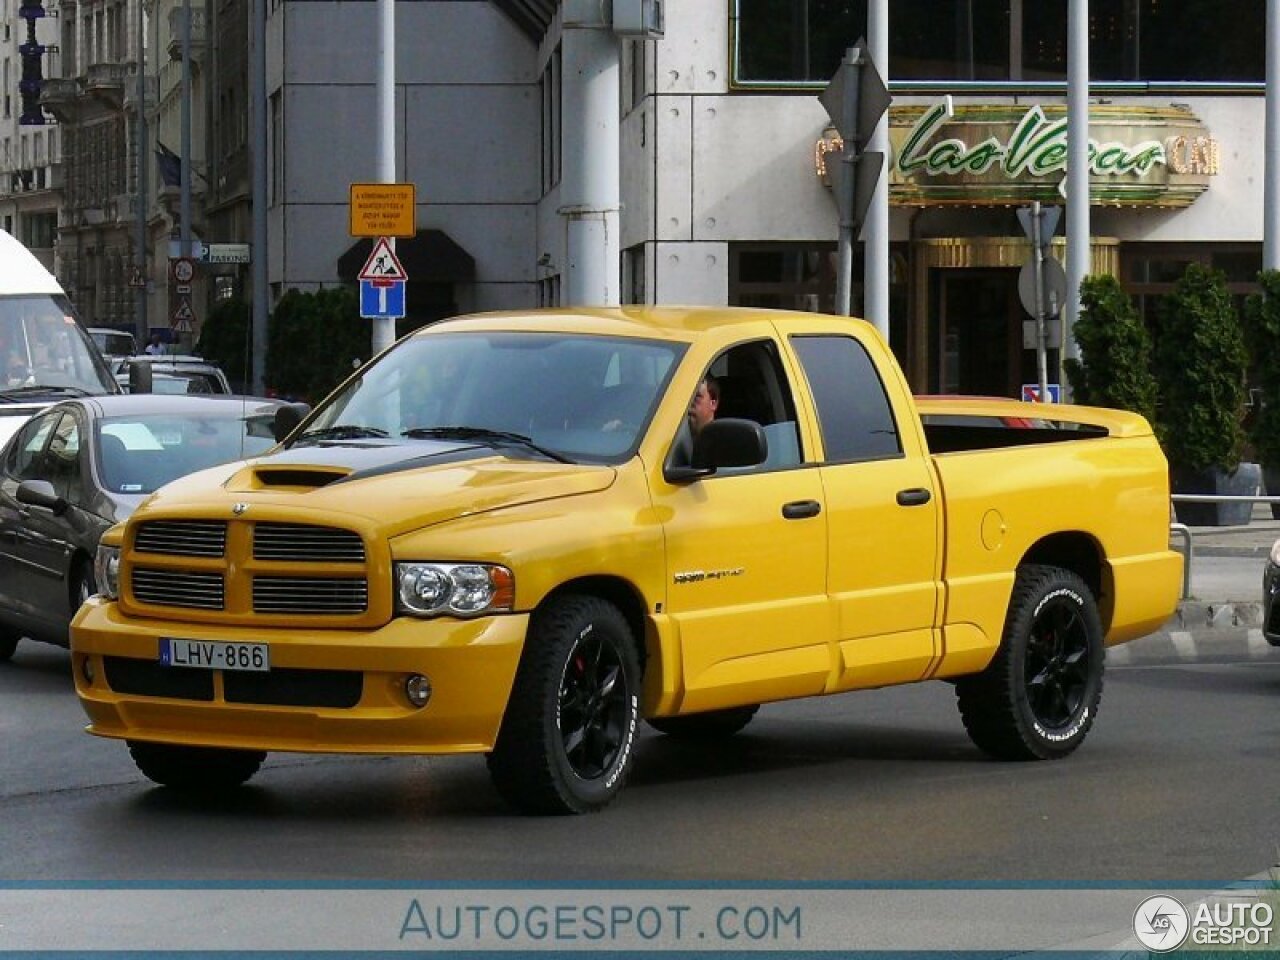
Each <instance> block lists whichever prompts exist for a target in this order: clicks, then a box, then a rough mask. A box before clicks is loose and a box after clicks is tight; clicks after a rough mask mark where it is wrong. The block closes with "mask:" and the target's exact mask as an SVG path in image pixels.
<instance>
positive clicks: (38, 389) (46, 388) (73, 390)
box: [0, 383, 92, 400]
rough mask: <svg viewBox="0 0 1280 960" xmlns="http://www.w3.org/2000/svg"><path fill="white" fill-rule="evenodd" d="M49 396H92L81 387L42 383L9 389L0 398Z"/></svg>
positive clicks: (2, 392) (0, 394) (1, 392)
mask: <svg viewBox="0 0 1280 960" xmlns="http://www.w3.org/2000/svg"><path fill="white" fill-rule="evenodd" d="M48 394H56V395H57V396H66V397H89V396H92V394H91V393H90V392H89V391H88V390H85V389H83V388H81V387H66V386H59V387H55V386H51V385H48V384H42V383H32V384H27V385H25V386H21V387H9V388H8V389H7V390H3V391H0V397H2V398H4V399H5V400H17V399H18V398H19V397H32V396H40V395H48Z"/></svg>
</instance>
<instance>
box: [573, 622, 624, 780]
mask: <svg viewBox="0 0 1280 960" xmlns="http://www.w3.org/2000/svg"><path fill="white" fill-rule="evenodd" d="M623 674H624V667H623V665H622V655H621V652H620V651H619V650H618V648H617V645H616V644H615V643H614V642H613V641H612V640H611V639H610V638H609V637H608V636H607V635H606V633H605V632H604V631H599V630H597V631H593V632H591V633H589V634H587V636H586V637H584V638H580V639H579V640H578V641H577V642H576V644H575V645H574V647H573V649H572V650H570V651H569V656H568V659H567V660H566V661H565V665H564V674H563V676H562V677H561V680H560V702H559V705H558V707H557V710H556V726H557V727H558V728H559V730H560V738H561V741H562V743H563V744H564V755H565V757H566V758H567V759H568V761H569V767H570V768H571V769H572V770H573V772H574V774H576V775H577V776H579V777H581V778H582V779H583V780H592V779H595V778H596V777H600V776H603V775H604V773H605V771H607V770H608V769H609V768H610V767H611V766H613V763H614V761H615V760H616V759H617V758H618V751H619V750H621V749H622V743H623V740H624V738H625V736H626V731H627V718H628V712H629V711H628V703H627V701H628V693H629V691H628V690H627V683H626V680H625V679H624V676H623Z"/></svg>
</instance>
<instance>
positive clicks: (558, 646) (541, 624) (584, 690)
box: [488, 594, 640, 814]
mask: <svg viewBox="0 0 1280 960" xmlns="http://www.w3.org/2000/svg"><path fill="white" fill-rule="evenodd" d="M639 722H640V656H639V653H638V650H637V645H636V639H635V634H634V632H633V631H632V629H631V625H630V624H629V623H628V622H627V620H626V618H625V617H624V616H623V615H622V613H621V612H620V611H619V610H618V608H617V607H615V606H614V605H613V604H611V603H609V602H608V601H606V600H603V599H601V598H599V597H594V596H586V595H572V594H571V595H565V596H561V597H556V598H554V599H552V600H550V601H549V602H547V603H546V605H545V606H544V607H543V608H540V609H539V610H537V611H536V612H535V613H534V615H533V617H532V618H531V620H530V627H529V635H528V637H527V638H526V639H525V644H524V651H523V653H522V654H521V656H520V665H519V667H518V668H517V670H516V678H515V683H514V684H513V685H512V689H511V696H510V698H509V699H508V701H507V709H506V712H505V713H504V714H503V718H502V727H501V729H499V731H498V740H497V743H495V744H494V747H493V751H492V752H491V753H490V754H489V756H488V764H489V773H490V774H491V776H492V777H493V783H494V786H496V787H497V788H498V792H499V793H501V794H502V796H503V797H504V798H505V799H506V800H507V802H508V803H510V804H512V805H513V806H515V807H517V808H518V809H520V810H522V811H524V812H526V813H553V814H565V813H589V812H592V811H595V810H599V809H601V808H602V807H604V806H605V805H606V804H608V803H609V802H610V801H611V800H613V798H614V797H615V796H617V794H618V792H619V791H620V790H621V789H622V786H623V784H624V783H625V782H626V779H627V774H628V773H629V772H630V770H631V763H632V757H633V753H634V748H635V741H636V727H637V725H638V724H639Z"/></svg>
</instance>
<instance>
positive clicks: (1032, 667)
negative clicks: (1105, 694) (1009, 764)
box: [956, 564, 1104, 760]
mask: <svg viewBox="0 0 1280 960" xmlns="http://www.w3.org/2000/svg"><path fill="white" fill-rule="evenodd" d="M1103 657H1104V648H1103V645H1102V622H1101V619H1100V618H1099V616H1098V607H1097V603H1096V602H1095V600H1094V598H1093V594H1092V593H1090V591H1089V588H1088V587H1087V586H1085V583H1084V581H1083V580H1081V579H1080V578H1079V577H1078V576H1076V574H1074V573H1071V572H1070V571H1068V570H1062V569H1060V568H1058V567H1050V566H1040V565H1035V564H1029V565H1027V566H1024V567H1021V568H1019V570H1018V575H1017V579H1016V580H1015V581H1014V586H1013V596H1012V597H1011V599H1010V601H1009V613H1008V617H1007V618H1006V620H1005V628H1004V636H1003V638H1002V639H1001V643H1000V649H999V650H998V651H997V652H996V655H995V658H994V659H993V660H992V661H991V663H990V664H989V665H988V667H987V669H986V670H984V671H983V672H982V673H980V674H977V675H976V676H972V677H965V678H963V679H961V680H960V681H959V682H958V683H957V684H956V697H957V699H958V701H959V705H960V716H961V718H962V719H963V720H964V726H965V729H966V730H967V731H968V733H969V737H970V739H972V740H973V742H974V743H975V744H977V746H978V747H979V748H981V749H982V750H983V751H985V752H986V753H989V754H990V755H992V756H993V757H996V758H998V759H1001V760H1052V759H1057V758H1058V757H1065V756H1066V755H1067V754H1069V753H1071V751H1073V750H1075V749H1076V747H1078V746H1080V744H1081V743H1082V742H1083V741H1084V738H1085V736H1086V735H1087V734H1088V732H1089V728H1090V727H1092V726H1093V721H1094V717H1096V716H1097V713H1098V704H1099V702H1100V701H1101V699H1102V669H1103Z"/></svg>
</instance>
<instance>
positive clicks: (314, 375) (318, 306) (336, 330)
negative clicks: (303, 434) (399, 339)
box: [266, 287, 372, 404]
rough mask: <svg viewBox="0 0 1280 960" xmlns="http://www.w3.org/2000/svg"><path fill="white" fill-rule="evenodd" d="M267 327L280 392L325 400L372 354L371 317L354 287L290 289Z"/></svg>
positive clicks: (270, 378)
mask: <svg viewBox="0 0 1280 960" xmlns="http://www.w3.org/2000/svg"><path fill="white" fill-rule="evenodd" d="M267 331H268V332H267V341H268V342H267V361H266V380H267V383H268V384H269V385H270V386H271V387H272V388H273V389H274V390H275V391H276V392H277V393H278V394H279V395H280V396H286V397H291V398H293V399H296V400H306V401H307V402H309V403H312V404H316V403H319V402H320V401H321V400H323V399H324V398H325V396H327V395H328V394H329V392H330V391H331V390H333V388H334V387H336V386H337V385H338V384H339V383H341V382H342V381H343V380H345V379H346V378H347V377H348V376H350V375H351V371H352V369H353V365H354V363H355V361H357V360H358V361H360V362H361V363H363V362H364V361H365V360H368V359H369V357H370V345H371V342H372V341H371V327H370V323H369V321H368V320H363V319H361V317H360V305H359V302H358V301H357V299H356V292H355V290H354V289H353V288H351V287H332V288H330V289H327V290H318V291H316V292H314V293H300V292H299V291H297V290H290V291H289V292H288V293H286V294H285V295H284V296H283V297H281V298H280V302H279V303H278V304H276V309H275V311H274V312H273V313H272V314H271V321H270V323H269V324H268V328H267Z"/></svg>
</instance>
